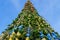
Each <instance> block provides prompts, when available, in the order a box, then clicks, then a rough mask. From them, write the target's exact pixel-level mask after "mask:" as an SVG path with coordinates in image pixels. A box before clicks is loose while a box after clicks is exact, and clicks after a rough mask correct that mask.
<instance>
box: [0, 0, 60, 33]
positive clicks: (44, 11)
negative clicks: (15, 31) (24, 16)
mask: <svg viewBox="0 0 60 40" xmlns="http://www.w3.org/2000/svg"><path fill="white" fill-rule="evenodd" d="M31 2H32V3H33V5H34V7H35V8H36V9H37V11H38V13H39V15H41V16H43V17H44V18H45V19H46V20H47V22H48V23H49V24H50V25H51V27H52V28H53V29H54V30H55V31H57V32H58V33H59V34H60V0H31ZM25 3H26V0H0V34H1V33H2V31H4V30H5V29H6V28H7V27H8V26H7V25H8V24H11V23H12V21H13V20H14V19H15V18H16V17H17V15H18V14H19V13H20V12H21V10H22V9H23V7H24V4H25Z"/></svg>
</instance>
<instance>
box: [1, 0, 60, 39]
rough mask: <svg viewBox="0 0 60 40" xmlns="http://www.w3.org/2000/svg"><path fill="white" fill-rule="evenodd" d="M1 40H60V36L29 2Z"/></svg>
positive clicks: (2, 35) (3, 33)
mask: <svg viewBox="0 0 60 40" xmlns="http://www.w3.org/2000/svg"><path fill="white" fill-rule="evenodd" d="M0 40H60V35H59V34H58V33H57V32H55V31H54V30H53V29H52V28H51V26H50V24H48V23H47V22H46V20H44V18H43V17H42V16H40V15H39V14H38V12H37V10H36V9H35V8H34V7H33V4H32V3H31V2H30V1H29V0H28V1H27V3H25V6H24V8H23V10H22V11H21V13H20V14H18V17H17V18H16V19H15V20H13V22H12V23H11V24H9V25H8V28H7V29H6V30H5V31H4V32H2V34H1V36H0Z"/></svg>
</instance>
